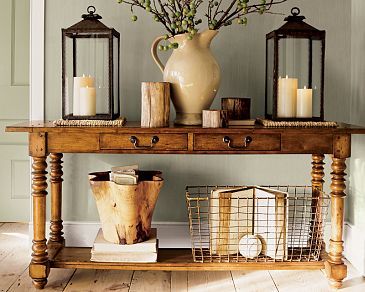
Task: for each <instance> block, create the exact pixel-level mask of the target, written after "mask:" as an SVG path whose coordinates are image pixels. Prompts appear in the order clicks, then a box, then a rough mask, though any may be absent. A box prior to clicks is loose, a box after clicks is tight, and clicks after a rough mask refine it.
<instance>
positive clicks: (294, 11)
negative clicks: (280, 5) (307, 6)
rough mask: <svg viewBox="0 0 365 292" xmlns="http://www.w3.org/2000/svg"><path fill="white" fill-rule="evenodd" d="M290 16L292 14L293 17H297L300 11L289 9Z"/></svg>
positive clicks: (294, 8) (296, 8)
mask: <svg viewBox="0 0 365 292" xmlns="http://www.w3.org/2000/svg"><path fill="white" fill-rule="evenodd" d="M291 14H292V15H293V16H298V15H299V14H300V9H299V8H298V7H293V8H292V9H291Z"/></svg>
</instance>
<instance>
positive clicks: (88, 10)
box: [87, 5, 96, 14]
mask: <svg viewBox="0 0 365 292" xmlns="http://www.w3.org/2000/svg"><path fill="white" fill-rule="evenodd" d="M87 12H88V13H89V14H94V13H95V12H96V8H95V6H92V5H90V6H89V7H88V8H87Z"/></svg>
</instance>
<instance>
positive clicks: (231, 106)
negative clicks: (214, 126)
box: [221, 97, 251, 120]
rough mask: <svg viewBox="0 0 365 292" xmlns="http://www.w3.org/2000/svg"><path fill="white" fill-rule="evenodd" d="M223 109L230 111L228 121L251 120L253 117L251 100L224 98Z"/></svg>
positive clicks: (222, 100) (222, 101) (245, 98)
mask: <svg viewBox="0 0 365 292" xmlns="http://www.w3.org/2000/svg"><path fill="white" fill-rule="evenodd" d="M221 107H222V110H227V111H228V113H227V115H228V116H227V118H228V120H249V119H250V117H251V98H247V97H242V98H241V97H223V98H222V99H221Z"/></svg>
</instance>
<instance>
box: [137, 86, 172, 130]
mask: <svg viewBox="0 0 365 292" xmlns="http://www.w3.org/2000/svg"><path fill="white" fill-rule="evenodd" d="M141 103H142V111H141V127H142V128H161V127H168V126H169V119H170V83H168V82H142V102H141Z"/></svg>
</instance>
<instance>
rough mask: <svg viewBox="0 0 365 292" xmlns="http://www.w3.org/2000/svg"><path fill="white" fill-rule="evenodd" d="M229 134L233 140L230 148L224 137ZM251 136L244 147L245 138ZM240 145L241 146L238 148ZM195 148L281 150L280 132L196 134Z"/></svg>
mask: <svg viewBox="0 0 365 292" xmlns="http://www.w3.org/2000/svg"><path fill="white" fill-rule="evenodd" d="M225 136H228V137H229V138H230V139H231V140H232V147H235V148H230V147H229V146H228V144H227V143H225V142H224V140H223V138H224V137H225ZM246 137H251V138H252V141H251V142H250V143H249V144H248V145H247V147H244V139H245V138H246ZM237 147H239V148H237ZM194 150H212V151H280V135H279V134H255V133H250V132H247V133H242V134H232V135H231V134H230V135H216V134H196V135H195V137H194Z"/></svg>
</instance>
